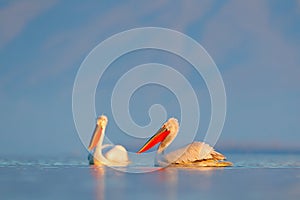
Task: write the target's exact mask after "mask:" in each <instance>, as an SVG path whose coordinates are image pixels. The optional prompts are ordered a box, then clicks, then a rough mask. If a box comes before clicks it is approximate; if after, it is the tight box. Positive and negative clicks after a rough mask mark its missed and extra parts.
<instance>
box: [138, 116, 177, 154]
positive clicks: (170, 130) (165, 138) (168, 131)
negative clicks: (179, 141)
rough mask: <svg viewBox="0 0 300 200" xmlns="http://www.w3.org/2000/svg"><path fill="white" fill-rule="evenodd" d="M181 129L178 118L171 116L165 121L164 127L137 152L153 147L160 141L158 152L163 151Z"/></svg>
mask: <svg viewBox="0 0 300 200" xmlns="http://www.w3.org/2000/svg"><path fill="white" fill-rule="evenodd" d="M178 130H179V124H178V121H177V119H175V118H170V119H169V120H168V121H167V122H165V123H164V124H163V125H162V127H161V128H160V129H159V130H158V131H157V132H156V133H155V134H154V135H153V136H152V137H151V138H150V139H149V140H148V141H147V142H146V144H144V146H143V147H142V148H141V149H140V150H139V151H138V152H137V153H143V152H145V151H147V150H149V149H151V148H152V147H153V146H155V145H156V144H158V143H160V145H159V146H158V150H157V152H158V153H162V152H163V151H164V150H165V149H166V148H167V147H168V146H169V145H170V144H171V143H172V141H173V140H174V139H175V137H176V136H177V133H178Z"/></svg>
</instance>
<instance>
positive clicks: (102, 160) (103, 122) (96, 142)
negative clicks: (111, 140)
mask: <svg viewBox="0 0 300 200" xmlns="http://www.w3.org/2000/svg"><path fill="white" fill-rule="evenodd" d="M107 123H108V119H107V117H106V116H105V115H101V116H100V117H98V119H97V124H96V128H95V130H94V133H93V136H92V138H91V141H90V144H89V147H88V150H89V151H90V154H89V156H88V160H89V163H90V164H91V165H92V164H94V165H107V166H126V165H128V164H129V160H128V154H127V150H126V149H125V147H123V146H121V145H110V144H106V145H102V144H103V139H104V134H105V129H106V126H107ZM107 147H112V148H111V149H110V150H109V151H108V152H107V153H106V154H105V155H103V154H102V150H103V149H105V148H107ZM93 149H95V150H94V153H92V150H93Z"/></svg>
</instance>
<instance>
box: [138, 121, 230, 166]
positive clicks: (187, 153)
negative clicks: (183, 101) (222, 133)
mask: <svg viewBox="0 0 300 200" xmlns="http://www.w3.org/2000/svg"><path fill="white" fill-rule="evenodd" d="M178 130H179V124H178V121H177V119H175V118H170V119H169V120H168V121H167V122H166V123H164V124H163V125H162V127H161V128H160V129H159V130H158V131H157V132H156V134H154V135H153V136H152V137H151V138H150V139H149V140H148V141H147V142H146V144H145V145H144V146H143V147H142V148H141V149H140V150H139V151H138V152H137V153H143V152H145V151H147V150H149V149H151V148H152V147H153V146H155V145H156V144H158V143H160V145H159V146H158V150H157V155H158V156H157V158H158V159H159V160H157V162H158V165H160V166H168V165H171V166H177V167H226V166H232V163H231V162H228V161H224V160H225V159H226V157H225V156H224V155H223V154H221V153H219V152H217V151H215V150H214V148H213V147H211V146H210V145H208V144H206V143H204V142H193V143H191V144H189V145H187V146H185V147H183V148H180V149H178V150H175V151H173V152H170V153H168V154H166V155H165V154H164V150H165V149H166V148H167V147H168V146H169V145H170V144H171V143H172V141H173V140H174V139H175V137H176V136H177V133H178Z"/></svg>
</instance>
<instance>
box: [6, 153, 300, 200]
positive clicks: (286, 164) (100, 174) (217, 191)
mask: <svg viewBox="0 0 300 200" xmlns="http://www.w3.org/2000/svg"><path fill="white" fill-rule="evenodd" d="M227 158H228V160H230V161H233V162H234V164H235V166H234V167H230V168H219V169H211V168H198V169H178V168H166V169H163V170H159V171H155V172H151V173H141V174H133V173H123V172H120V171H116V170H114V169H111V168H108V167H99V168H94V167H91V166H88V165H87V162H86V158H76V159H63V160H54V159H44V160H35V159H15V160H11V159H3V158H2V159H1V158H0V199H12V200H15V199H151V200H153V199H155V198H156V199H158V198H159V199H222V200H223V199H297V200H299V199H300V155H299V154H227ZM131 168H132V169H133V168H134V166H131ZM139 169H140V168H139ZM153 169H155V168H153Z"/></svg>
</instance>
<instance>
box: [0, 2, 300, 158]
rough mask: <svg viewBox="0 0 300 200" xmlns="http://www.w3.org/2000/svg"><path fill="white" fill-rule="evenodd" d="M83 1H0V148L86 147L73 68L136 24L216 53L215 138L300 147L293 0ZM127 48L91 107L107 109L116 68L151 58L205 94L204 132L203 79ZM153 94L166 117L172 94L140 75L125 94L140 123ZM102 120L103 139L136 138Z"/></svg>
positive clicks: (298, 12)
mask: <svg viewBox="0 0 300 200" xmlns="http://www.w3.org/2000/svg"><path fill="white" fill-rule="evenodd" d="M82 2H83V1H58V0H49V1H39V0H32V1H31V0H29V1H22V0H20V1H8V0H7V1H5V0H4V1H1V3H0V109H1V112H0V120H1V122H0V154H3V155H8V154H20V155H23V154H28V155H35V154H52V155H58V154H66V155H69V154H75V155H81V154H86V152H85V149H84V147H83V145H82V144H81V142H80V140H79V137H78V136H77V133H76V129H75V126H74V122H73V117H72V89H73V83H74V79H75V76H76V73H77V70H78V69H79V67H80V64H81V62H82V61H83V59H84V58H85V57H86V56H87V54H88V53H89V52H90V51H91V50H92V49H93V48H94V47H95V46H96V45H97V44H98V43H99V42H101V41H103V40H104V39H106V38H108V37H109V36H111V35H113V34H116V33H118V32H121V31H125V30H127V29H131V28H136V27H144V26H159V27H165V28H170V29H174V30H177V31H180V32H183V33H185V34H187V35H189V36H190V37H192V38H194V39H195V40H196V41H198V42H199V43H200V44H201V45H202V46H203V47H204V48H205V49H206V50H207V51H208V53H209V54H210V55H211V56H212V58H213V59H214V61H215V62H216V64H217V66H218V67H219V70H220V72H221V74H222V76H223V80H224V83H225V87H226V92H227V100H228V102H227V103H228V107H227V109H228V111H227V118H226V122H225V126H224V130H223V133H222V136H221V137H220V139H219V141H218V147H219V148H221V149H222V148H227V147H234V148H238V147H239V148H240V147H248V146H249V147H250V146H251V147H252V148H256V147H257V148H258V147H264V146H265V147H268V148H279V149H280V148H283V149H287V148H298V149H300V145H299V144H300V143H299V141H300V127H299V126H300V105H299V102H300V56H299V55H300V54H299V53H300V1H299V0H298V1H292V0H291V1H279V0H275V1H260V0H257V1H238V0H236V1H235V0H232V1H155V0H154V1H144V2H140V1H128V2H126V3H125V2H123V1H120V2H119V3H113V2H110V1H85V2H84V3H82ZM127 56H128V57H127V58H120V59H119V60H118V61H116V62H115V63H114V65H113V66H112V67H111V68H110V71H109V70H108V71H107V75H106V76H105V77H104V79H103V80H101V81H100V83H99V86H98V89H97V95H96V100H97V102H98V103H97V102H96V107H97V114H102V113H106V114H107V115H108V116H109V117H110V116H111V113H110V112H111V111H110V110H109V105H110V104H109V102H108V101H107V99H108V98H109V95H110V91H111V88H112V87H113V85H114V84H115V82H116V80H117V77H120V75H121V74H122V72H124V71H126V70H129V69H130V66H131V65H132V64H136V63H139V64H141V63H147V62H150V61H152V62H153V59H154V61H156V62H163V63H167V64H170V65H174V68H177V69H178V70H181V71H182V73H183V74H185V73H186V75H189V76H188V78H189V80H190V81H191V83H192V84H193V86H194V87H195V88H196V89H195V91H196V92H197V95H198V97H200V98H204V100H203V101H202V103H201V104H203V106H202V107H203V109H202V110H203V114H202V113H201V115H202V116H203V118H202V119H203V126H201V127H202V129H201V130H200V131H199V135H201V134H204V133H205V128H207V123H208V119H209V117H210V116H209V109H207V107H209V106H207V105H209V100H207V99H208V98H207V96H208V94H207V92H205V86H204V83H203V81H202V82H201V80H199V77H197V76H196V75H191V74H193V73H190V74H189V73H188V72H186V70H185V67H184V63H181V62H183V61H181V60H178V58H173V57H174V56H172V55H169V54H167V53H162V52H158V51H150V50H149V51H144V52H136V53H135V54H134V53H132V54H129V55H127ZM122 59H123V60H122ZM181 64H182V65H181ZM122 67H123V68H122ZM166 78H167V77H166ZM200 78H201V77H200ZM198 86H199V87H198ZM147 94H148V95H149V94H151V97H153V98H150V99H149V97H148V96H147ZM202 94H203V96H204V97H202ZM155 95H156V96H155ZM205 96H206V100H205ZM102 97H103V98H104V99H106V100H105V101H104V100H103V99H102V100H101V98H102ZM170 99H171V100H170ZM99 101H102V103H99ZM168 102H171V103H170V104H168ZM153 103H161V104H163V105H164V104H167V105H165V106H166V108H167V110H168V116H169V117H170V116H177V115H178V112H179V108H178V103H176V99H175V100H174V96H172V94H170V93H169V92H168V91H167V90H166V89H165V88H161V87H158V86H155V85H154V86H151V85H149V86H145V87H143V88H141V89H140V90H139V91H137V92H136V94H135V95H134V96H133V99H132V104H131V113H132V116H133V118H134V119H135V120H136V122H137V123H140V124H143V123H147V120H149V119H148V116H147V110H148V109H149V106H150V105H151V104H153ZM205 105H206V106H205ZM109 128H110V129H111V130H113V131H112V133H110V134H111V139H112V140H113V141H114V142H116V143H122V144H124V145H125V146H126V147H127V148H128V149H130V150H133V151H136V150H137V145H141V144H142V143H144V142H145V141H143V140H139V141H138V140H135V141H134V142H132V143H131V142H130V141H131V140H130V138H129V137H126V136H124V134H122V132H121V131H120V130H118V129H117V128H116V127H115V124H114V122H113V119H111V120H110V122H109ZM199 138H201V136H199ZM133 143H134V144H133ZM130 144H132V145H130Z"/></svg>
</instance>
